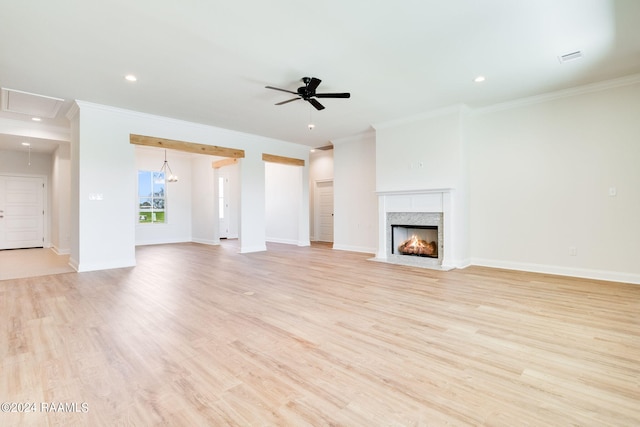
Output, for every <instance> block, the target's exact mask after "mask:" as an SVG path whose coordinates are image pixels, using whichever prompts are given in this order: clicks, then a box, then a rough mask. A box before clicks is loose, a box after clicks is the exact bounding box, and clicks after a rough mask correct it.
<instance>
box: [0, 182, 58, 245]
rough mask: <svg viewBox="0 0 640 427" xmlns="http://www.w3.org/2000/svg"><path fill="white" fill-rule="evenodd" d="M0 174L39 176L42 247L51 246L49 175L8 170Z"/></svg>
mask: <svg viewBox="0 0 640 427" xmlns="http://www.w3.org/2000/svg"><path fill="white" fill-rule="evenodd" d="M0 176H3V177H7V178H41V179H42V183H43V184H44V188H43V189H42V198H43V200H42V209H43V210H44V214H43V215H42V237H43V239H44V240H43V241H42V247H43V248H50V247H51V236H50V234H49V227H50V224H51V212H50V209H49V196H50V194H49V177H48V176H47V175H41V174H26V173H9V172H0Z"/></svg>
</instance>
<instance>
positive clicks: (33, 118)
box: [31, 117, 42, 122]
mask: <svg viewBox="0 0 640 427" xmlns="http://www.w3.org/2000/svg"><path fill="white" fill-rule="evenodd" d="M31 120H33V121H34V122H41V121H42V119H41V118H40V117H31Z"/></svg>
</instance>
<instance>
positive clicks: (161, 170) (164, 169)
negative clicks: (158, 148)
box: [160, 150, 178, 182]
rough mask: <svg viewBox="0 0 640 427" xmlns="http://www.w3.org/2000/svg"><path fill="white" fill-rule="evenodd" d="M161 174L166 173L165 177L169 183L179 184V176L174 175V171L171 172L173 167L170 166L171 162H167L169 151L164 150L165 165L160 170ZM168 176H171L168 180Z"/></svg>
mask: <svg viewBox="0 0 640 427" xmlns="http://www.w3.org/2000/svg"><path fill="white" fill-rule="evenodd" d="M167 171H169V173H168V174H167ZM160 172H163V173H164V176H165V178H166V180H167V182H178V176H177V175H174V174H173V171H172V170H171V166H169V162H167V150H164V163H163V164H162V167H161V168H160ZM167 175H168V176H169V177H168V178H167Z"/></svg>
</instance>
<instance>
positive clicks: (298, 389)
mask: <svg viewBox="0 0 640 427" xmlns="http://www.w3.org/2000/svg"><path fill="white" fill-rule="evenodd" d="M268 248H269V250H268V251H267V252H263V253H254V254H238V253H237V247H236V246H235V243H234V242H226V243H224V244H223V245H221V246H203V245H198V244H176V245H160V246H146V247H140V248H139V249H138V250H137V260H138V266H137V267H135V268H128V269H118V270H108V271H100V272H92V273H79V274H77V273H71V274H58V275H52V276H45V277H36V278H28V279H17V280H7V281H2V282H0V327H1V328H2V333H1V334H0V352H1V353H0V362H1V364H0V396H1V398H2V400H3V401H6V402H17V403H26V402H32V403H35V404H36V412H35V413H0V425H2V426H9V425H37V426H47V425H51V426H53V425H56V426H57V425H61V426H62V425H64V426H67V425H79V426H85V425H86V426H115V425H123V426H125V425H127V426H128V425H136V426H146V425H167V426H168V425H171V426H205V425H211V426H219V425H240V426H305V425H313V426H328V425H340V426H414V425H418V426H443V425H453V426H465V425H471V426H477V425H486V426H521V425H527V426H575V425H580V426H637V425H640V286H637V285H628V284H620V283H610V282H600V281H593V280H581V279H572V278H564V277H554V276H547V275H540V274H528V273H518V272H509V271H501V270H492V269H487V268H475V267H473V268H468V269H465V270H454V271H450V272H440V271H434V270H424V269H417V268H409V267H402V266H396V265H390V264H384V263H378V262H373V261H368V260H367V258H368V256H367V255H366V254H358V253H350V252H341V251H334V250H331V249H329V248H328V247H327V246H326V245H313V246H312V247H307V248H299V247H295V246H288V245H282V244H269V245H268ZM43 402H44V403H46V404H48V405H50V404H51V403H52V402H53V403H56V404H57V403H60V402H62V403H64V404H65V405H67V406H66V408H67V409H74V410H76V411H77V412H72V413H62V412H55V413H54V412H51V411H50V412H45V411H44V410H43V409H42V408H43V407H42V403H43ZM74 405H75V406H74ZM83 405H84V406H83ZM45 409H46V408H45Z"/></svg>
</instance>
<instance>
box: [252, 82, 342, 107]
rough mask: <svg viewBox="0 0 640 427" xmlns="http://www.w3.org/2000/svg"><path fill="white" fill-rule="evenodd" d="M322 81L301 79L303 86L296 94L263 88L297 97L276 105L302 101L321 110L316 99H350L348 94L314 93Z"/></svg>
mask: <svg viewBox="0 0 640 427" xmlns="http://www.w3.org/2000/svg"><path fill="white" fill-rule="evenodd" d="M321 81H322V80H320V79H317V78H315V77H303V78H302V82H303V83H304V86H300V87H299V88H298V91H297V92H293V91H291V90H287V89H280V88H278V87H273V86H265V87H266V88H267V89H273V90H279V91H282V92H287V93H292V94H294V95H297V96H296V97H295V98H292V99H288V100H286V101H282V102H278V103H277V104H276V105H282V104H286V103H288V102H292V101H297V100H298V99H303V100H305V101H308V102H309V103H310V104H311V105H313V106H314V107H315V108H316V110H323V109H324V105H322V104H320V103H319V102H318V100H317V99H316V98H350V97H351V94H350V93H346V92H345V93H316V89H317V88H318V85H319V84H320V82H321Z"/></svg>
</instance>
